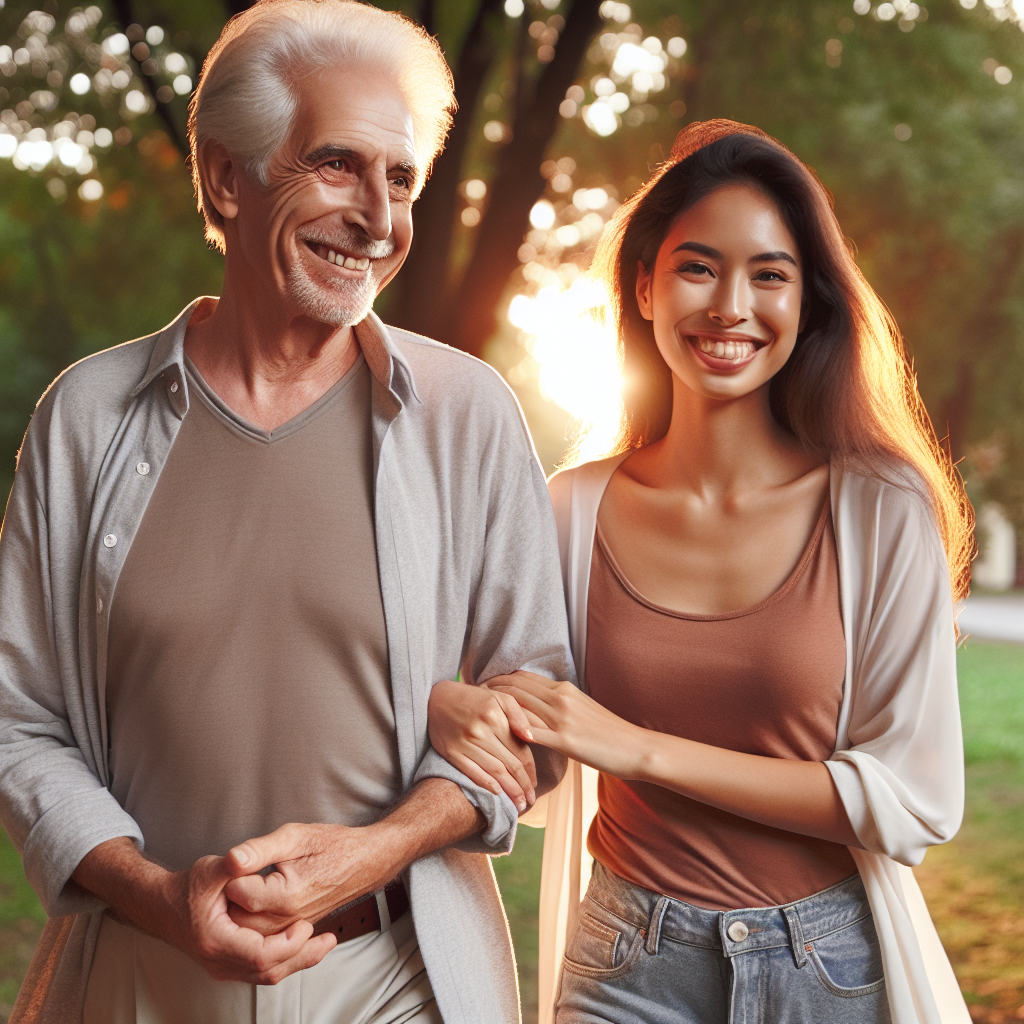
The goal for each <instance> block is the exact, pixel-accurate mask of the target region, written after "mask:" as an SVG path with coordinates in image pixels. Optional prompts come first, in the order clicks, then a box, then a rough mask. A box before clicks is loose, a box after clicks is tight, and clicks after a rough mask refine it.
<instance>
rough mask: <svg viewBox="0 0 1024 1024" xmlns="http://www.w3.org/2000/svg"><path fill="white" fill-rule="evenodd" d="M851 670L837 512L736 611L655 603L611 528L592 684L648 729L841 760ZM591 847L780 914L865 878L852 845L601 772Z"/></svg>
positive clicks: (693, 888) (595, 611)
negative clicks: (624, 563) (764, 594)
mask: <svg viewBox="0 0 1024 1024" xmlns="http://www.w3.org/2000/svg"><path fill="white" fill-rule="evenodd" d="M845 668H846V642H845V638H844V635H843V623H842V616H841V610H840V604H839V567H838V560H837V556H836V545H835V536H834V534H833V532H832V517H831V514H830V508H829V503H828V502H826V503H825V507H824V508H823V509H822V512H821V517H820V519H819V521H818V524H817V526H816V528H815V530H814V534H813V535H812V537H811V540H810V542H809V544H808V545H807V549H806V550H805V551H804V553H803V555H802V556H801V558H800V561H799V563H798V564H797V566H796V568H795V569H794V570H793V572H792V574H791V575H790V577H789V579H788V580H787V581H786V582H785V583H784V584H783V586H782V587H781V588H780V589H779V590H777V591H776V592H775V593H774V594H772V596H771V597H769V598H767V599H765V600H764V601H762V602H761V603H760V604H757V605H754V607H752V608H747V609H746V610H744V611H739V612H730V613H728V614H726V615H687V614H682V613H679V612H675V611H670V610H668V609H665V608H661V607H658V606H656V605H653V604H651V602H649V601H647V600H645V599H644V597H643V596H642V595H641V594H639V593H638V592H637V591H636V589H635V588H634V587H633V586H632V585H631V584H630V582H629V581H628V580H627V579H626V577H625V576H624V575H623V573H622V571H621V569H620V568H619V566H618V565H617V563H616V561H615V558H614V556H613V555H612V553H611V551H610V550H609V548H608V545H607V543H606V542H605V539H604V537H603V536H602V534H601V530H600V527H598V531H597V537H596V540H595V542H594V558H593V564H592V567H591V572H590V592H589V596H588V608H587V661H586V670H587V684H588V688H589V690H590V694H591V696H592V697H594V699H595V700H597V701H599V702H600V703H601V704H603V705H604V706H605V707H607V708H609V709H610V710H611V711H613V712H615V714H617V715H619V716H620V717H622V718H625V719H627V720H628V721H630V722H634V723H635V724H637V725H640V726H642V727H643V728H645V729H653V730H656V731H658V732H664V733H670V734H672V735H675V736H684V737H686V738H688V739H692V740H696V741H698V742H700V743H710V744H713V745H714V746H717V747H725V748H728V749H730V750H742V751H744V752H746V753H750V754H762V755H765V756H768V757H788V758H794V759H798V760H804V761H824V760H826V759H827V758H829V757H830V756H831V755H832V751H833V749H834V747H835V741H836V729H837V723H838V718H839V709H840V705H841V702H842V696H843V679H844V676H845ZM598 797H599V805H600V809H599V811H598V815H597V817H596V818H595V819H594V823H593V825H592V826H591V829H590V835H589V837H588V844H587V845H588V848H589V849H590V852H591V853H592V854H593V856H594V857H595V858H596V859H597V860H598V861H600V862H601V863H602V864H603V865H604V866H605V867H607V868H609V869H610V870H612V871H614V872H615V873H616V874H617V875H620V876H621V877H623V878H625V879H627V880H629V881H631V882H634V883H636V884H637V885H641V886H643V887H644V888H646V889H651V890H653V891H654V892H659V893H664V894H665V895H666V896H671V897H673V898H674V899H679V900H685V901H686V902H687V903H692V904H695V905H696V906H699V907H707V908H709V909H712V910H735V909H738V908H740V907H765V906H775V905H777V904H780V903H789V902H791V901H792V900H797V899H801V898H803V897H804V896H810V895H811V894H812V893H815V892H819V891H820V890H822V889H825V888H828V886H830V885H834V884H835V883H836V882H839V881H841V880H842V879H844V878H847V877H848V876H849V875H852V874H854V873H855V871H856V866H855V864H854V862H853V858H852V857H851V855H850V851H849V850H848V849H847V848H846V847H845V846H842V845H840V844H839V843H830V842H828V841H826V840H824V839H812V838H810V837H809V836H801V835H797V834H796V833H794V832H787V831H785V830H783V829H778V828H771V827H770V826H768V825H761V824H758V823H757V822H754V821H748V820H747V819H746V818H741V817H739V816H737V815H735V814H730V813H728V812H726V811H721V810H718V809H717V808H715V807H709V806H708V805H707V804H702V803H699V802H698V801H696V800H691V799H689V798H688V797H684V796H681V795H680V794H678V793H674V792H672V791H671V790H668V789H665V788H663V787H661V786H655V785H651V784H649V783H641V782H624V781H622V780H621V779H616V778H614V777H613V776H610V775H606V774H604V773H602V774H601V776H600V780H599V783H598Z"/></svg>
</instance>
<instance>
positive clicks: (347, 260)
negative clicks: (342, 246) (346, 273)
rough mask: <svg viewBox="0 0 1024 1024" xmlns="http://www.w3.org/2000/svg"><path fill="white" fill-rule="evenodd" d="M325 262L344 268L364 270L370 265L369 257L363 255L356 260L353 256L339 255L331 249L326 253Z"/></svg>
mask: <svg viewBox="0 0 1024 1024" xmlns="http://www.w3.org/2000/svg"><path fill="white" fill-rule="evenodd" d="M327 262H328V263H333V264H335V266H338V267H344V268H345V269H346V270H365V269H366V268H367V267H368V266H369V265H370V261H369V259H368V258H366V257H365V256H364V257H363V259H361V260H357V259H356V258H355V257H354V256H340V255H339V254H338V253H336V252H335V251H334V250H333V249H331V250H330V252H328V253H327Z"/></svg>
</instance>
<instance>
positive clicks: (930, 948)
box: [524, 455, 971, 1024]
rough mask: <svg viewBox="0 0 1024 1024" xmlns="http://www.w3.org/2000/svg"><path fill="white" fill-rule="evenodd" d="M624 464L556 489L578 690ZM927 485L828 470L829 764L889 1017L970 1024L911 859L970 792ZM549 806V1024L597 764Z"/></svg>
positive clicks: (585, 469)
mask: <svg viewBox="0 0 1024 1024" xmlns="http://www.w3.org/2000/svg"><path fill="white" fill-rule="evenodd" d="M624 458H625V455H619V456H615V457H614V458H611V459H604V460H602V461H600V462H591V463H586V464H584V465H581V466H577V467H575V468H574V469H571V470H567V471H565V472H563V473H559V474H557V475H556V476H554V477H552V479H551V480H550V481H549V484H548V487H549V490H550V493H551V499H552V502H553V504H554V508H555V518H556V521H557V523H558V541H559V549H560V553H561V561H562V579H563V582H564V584H565V598H566V604H567V606H568V612H569V629H570V634H571V639H572V648H573V655H574V657H575V659H576V666H577V672H578V676H579V682H580V685H581V686H582V687H583V688H584V689H585V688H586V657H585V656H586V648H587V644H586V639H587V588H588V585H589V582H590V562H591V553H592V551H593V546H594V530H595V526H596V522H597V510H598V506H599V505H600V503H601V497H602V495H603V494H604V490H605V487H606V486H607V484H608V481H609V480H610V479H611V476H612V473H613V472H614V471H615V469H616V467H617V466H618V465H619V463H620V462H622V460H623V459H624ZM898 479H899V476H898V475H895V477H894V480H898ZM918 492H919V489H917V488H915V487H914V486H913V481H910V480H909V478H908V482H907V485H906V486H902V485H900V484H899V483H897V482H885V481H882V480H880V479H878V478H875V477H870V476H862V475H859V474H857V473H853V472H850V471H845V472H844V471H843V470H842V469H841V468H840V467H838V466H833V467H832V473H831V498H832V519H833V525H834V529H835V536H836V547H837V551H838V557H839V585H840V598H841V604H842V614H843V626H844V631H845V635H846V683H845V686H844V692H843V704H842V709H841V712H840V716H839V725H838V735H837V738H836V750H835V753H834V754H833V755H832V758H831V759H830V760H829V761H826V762H825V764H826V766H827V767H828V769H829V771H830V772H831V774H832V777H833V779H834V781H835V784H836V787H837V789H838V790H839V794H840V797H841V799H842V801H843V806H844V807H845V809H846V811H847V813H848V814H849V816H850V822H851V824H852V825H853V828H854V831H855V832H856V834H857V837H858V838H859V839H860V840H861V843H862V844H863V846H864V849H856V848H854V847H851V848H850V852H851V853H852V855H853V858H854V860H855V861H856V864H857V868H858V870H859V871H860V874H861V877H862V879H863V881H864V886H865V889H866V890H867V895H868V899H869V901H870V904H871V910H872V914H873V916H874V921H875V927H876V929H877V931H878V938H879V943H880V945H881V951H882V961H883V964H884V969H885V980H886V990H887V992H888V996H889V1006H890V1009H891V1013H892V1021H893V1024H970V1020H971V1018H970V1015H969V1014H968V1011H967V1007H966V1005H965V1003H964V1000H963V997H962V996H961V994H960V989H959V987H958V985H957V982H956V978H955V977H954V975H953V971H952V968H951V967H950V965H949V960H948V959H947V958H946V954H945V951H944V950H943V948H942V943H941V942H940V941H939V937H938V935H937V934H936V931H935V926H934V925H933V924H932V921H931V918H930V917H929V915H928V909H927V907H926V905H925V902H924V898H923V897H922V895H921V890H920V889H919V888H918V885H917V882H916V880H915V878H914V874H913V872H912V871H911V869H910V867H911V865H914V864H919V863H920V862H921V860H922V858H923V857H924V854H925V851H926V850H927V848H928V847H929V846H931V845H934V844H936V843H942V842H946V841H947V840H949V839H951V838H952V837H953V835H954V834H955V833H956V831H957V829H958V828H959V826H960V820H961V817H962V814H963V795H964V779H963V746H962V739H961V731H960V709H959V703H958V698H957V683H956V650H955V632H954V625H953V607H952V600H951V598H950V590H949V574H948V569H947V563H946V557H945V553H944V551H943V548H942V544H941V541H940V538H939V535H938V531H937V529H936V526H935V521H934V518H933V515H932V512H931V508H930V506H929V505H928V502H927V501H926V499H924V498H923V497H922V496H921V494H920V493H918ZM540 804H541V802H539V805H538V806H537V807H535V808H534V809H533V811H531V812H530V814H529V815H528V816H527V817H526V819H525V820H524V823H525V824H531V825H536V826H544V825H546V832H545V836H544V865H543V874H542V878H541V899H540V964H539V968H540V969H539V979H538V981H539V1000H540V1015H539V1024H551V1022H552V1020H553V1018H554V1004H555V999H556V996H557V992H558V979H559V973H560V969H561V962H562V954H563V952H564V950H565V945H566V942H567V940H568V938H569V936H570V934H571V932H572V930H573V928H574V927H575V923H576V915H577V911H578V908H579V904H580V900H581V898H582V896H583V895H584V894H585V892H586V887H587V883H588V881H589V878H590V870H591V864H592V861H591V858H590V857H589V856H588V855H587V852H586V834H587V830H588V828H589V826H590V822H591V820H592V819H593V817H594V814H595V813H596V811H597V772H596V771H594V770H593V769H592V768H588V767H586V766H583V765H580V764H578V763H576V762H574V761H570V762H569V770H568V771H567V773H566V775H565V778H564V780H563V781H562V783H561V785H560V786H559V787H558V788H557V789H555V790H554V791H553V792H552V793H551V794H549V796H548V798H547V799H546V800H543V805H544V806H541V805H540Z"/></svg>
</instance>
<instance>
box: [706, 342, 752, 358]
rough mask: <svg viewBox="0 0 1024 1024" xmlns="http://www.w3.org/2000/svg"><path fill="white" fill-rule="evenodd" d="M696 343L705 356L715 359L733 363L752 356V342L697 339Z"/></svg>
mask: <svg viewBox="0 0 1024 1024" xmlns="http://www.w3.org/2000/svg"><path fill="white" fill-rule="evenodd" d="M697 343H698V344H699V346H700V350H701V352H703V353H704V354H705V355H707V356H714V357H715V358H716V359H728V360H729V361H730V362H734V363H738V362H740V361H741V360H743V359H749V358H750V357H751V356H752V355H753V354H754V343H753V342H752V341H731V340H730V341H714V340H712V339H711V338H698V339H697Z"/></svg>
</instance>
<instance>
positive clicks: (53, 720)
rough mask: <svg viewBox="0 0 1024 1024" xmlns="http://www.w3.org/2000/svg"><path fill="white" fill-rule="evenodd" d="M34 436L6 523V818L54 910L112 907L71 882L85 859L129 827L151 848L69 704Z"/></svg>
mask: <svg viewBox="0 0 1024 1024" xmlns="http://www.w3.org/2000/svg"><path fill="white" fill-rule="evenodd" d="M32 440H33V438H32V437H31V436H30V437H29V438H28V439H27V440H26V443H25V446H24V447H23V449H22V453H21V458H20V460H19V464H18V471H17V473H16V474H15V480H14V488H13V490H12V492H11V496H10V500H9V502H8V505H7V514H6V516H5V518H4V522H3V528H2V530H0V821H2V823H3V827H4V829H5V831H6V832H7V834H8V835H9V836H10V838H11V841H12V842H13V843H14V845H15V847H16V848H17V850H18V851H19V853H21V855H22V858H23V863H24V868H25V874H26V877H27V878H28V881H29V882H30V883H31V885H32V887H33V888H34V889H35V891H36V893H37V894H38V895H39V898H40V900H41V902H42V904H43V907H44V909H45V910H46V912H47V914H49V915H50V916H60V915H66V914H72V913H79V912H83V911H90V910H95V909H97V908H102V907H103V903H102V902H100V901H99V900H97V899H95V898H94V897H92V896H90V895H89V894H87V893H85V892H84V891H82V890H80V889H78V887H77V886H74V885H69V884H68V881H69V879H70V877H71V874H72V873H73V872H74V870H75V868H76V867H78V865H79V863H80V862H81V860H82V858H83V857H84V856H85V855H86V854H87V853H88V852H89V851H90V850H91V849H92V848H93V847H95V846H98V845H99V844H100V843H102V842H106V841H107V840H108V839H115V838H119V837H122V836H127V837H129V838H131V839H133V840H135V842H136V843H138V844H139V846H140V847H141V845H142V833H141V831H140V830H139V827H138V825H137V824H136V823H135V821H134V820H133V819H132V818H131V817H130V815H128V814H127V813H126V812H125V811H124V810H123V809H122V808H121V807H120V805H119V804H118V803H117V801H116V800H115V799H114V797H113V796H112V795H111V794H110V792H109V791H108V790H107V788H106V787H105V786H104V785H103V783H102V782H101V781H100V779H99V778H98V777H97V775H96V773H95V771H94V770H93V769H92V768H91V767H90V765H89V764H88V763H87V760H86V757H85V755H84V754H83V750H82V747H81V745H80V742H79V741H80V736H79V734H78V733H76V730H75V728H74V726H73V723H74V722H75V721H78V722H81V721H82V718H83V715H82V713H81V711H80V709H69V708H68V705H67V700H66V697H67V694H66V691H65V688H64V685H63V684H62V680H64V679H65V678H66V677H67V675H68V669H67V668H66V667H65V668H64V670H63V671H62V665H61V658H60V652H59V649H58V648H59V645H60V643H61V641H62V639H64V638H62V637H61V636H60V635H59V633H60V630H59V629H58V628H57V626H56V623H55V615H54V605H55V598H54V595H53V588H52V586H51V577H52V565H51V552H52V550H53V548H54V546H55V544H54V541H53V538H52V537H51V531H52V527H51V524H50V523H49V522H48V518H47V514H46V511H45V509H44V507H43V504H42V502H41V501H40V499H39V496H38V495H39V491H38V489H37V488H36V486H35V485H34V482H33V479H32V476H31V470H32V469H33V468H34V466H32V465H31V463H32V458H31V456H32V453H31V451H30V449H31V444H32ZM68 504H70V503H68ZM75 582H76V583H77V581H75ZM64 642H65V645H67V641H66V640H64ZM65 660H67V659H66V658H65ZM72 685H74V684H72Z"/></svg>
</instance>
